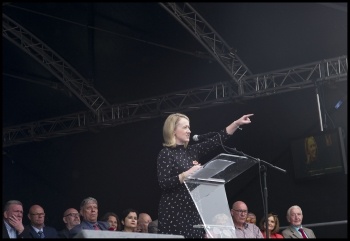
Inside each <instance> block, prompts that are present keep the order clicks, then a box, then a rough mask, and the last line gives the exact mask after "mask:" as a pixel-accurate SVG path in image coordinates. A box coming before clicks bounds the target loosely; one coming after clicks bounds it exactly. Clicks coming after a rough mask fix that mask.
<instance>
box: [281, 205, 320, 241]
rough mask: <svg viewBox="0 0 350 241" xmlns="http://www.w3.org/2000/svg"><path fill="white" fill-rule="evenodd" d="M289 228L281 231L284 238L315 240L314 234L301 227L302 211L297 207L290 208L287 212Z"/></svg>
mask: <svg viewBox="0 0 350 241" xmlns="http://www.w3.org/2000/svg"><path fill="white" fill-rule="evenodd" d="M287 221H288V222H289V226H288V227H287V228H286V229H285V230H283V231H282V235H283V237H284V238H316V236H315V234H314V232H313V231H312V230H311V229H309V228H305V227H303V226H302V222H303V211H302V210H301V208H300V207H299V206H297V205H294V206H291V207H290V208H289V209H288V211H287Z"/></svg>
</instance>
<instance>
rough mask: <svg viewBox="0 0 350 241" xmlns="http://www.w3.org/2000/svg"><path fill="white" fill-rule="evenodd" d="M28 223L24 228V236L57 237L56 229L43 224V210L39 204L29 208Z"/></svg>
mask: <svg viewBox="0 0 350 241" xmlns="http://www.w3.org/2000/svg"><path fill="white" fill-rule="evenodd" d="M28 218H29V220H30V225H28V226H26V227H25V228H24V231H23V233H24V238H58V234H57V230H56V229H55V228H53V227H49V226H46V225H45V212H44V209H43V208H42V207H41V206H40V205H33V206H31V207H30V209H29V213H28Z"/></svg>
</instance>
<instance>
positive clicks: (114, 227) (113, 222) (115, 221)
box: [101, 212, 122, 231]
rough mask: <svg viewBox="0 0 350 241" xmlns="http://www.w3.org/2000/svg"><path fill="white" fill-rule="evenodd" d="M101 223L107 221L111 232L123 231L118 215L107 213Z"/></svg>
mask: <svg viewBox="0 0 350 241" xmlns="http://www.w3.org/2000/svg"><path fill="white" fill-rule="evenodd" d="M101 221H105V222H108V223H109V226H110V227H109V230H111V231H120V230H121V227H122V225H121V223H120V220H119V217H118V215H117V214H115V213H113V212H108V213H105V215H103V217H102V218H101Z"/></svg>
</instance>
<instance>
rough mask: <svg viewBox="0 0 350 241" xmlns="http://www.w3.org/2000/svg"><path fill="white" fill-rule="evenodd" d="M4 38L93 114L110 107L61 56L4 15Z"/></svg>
mask: <svg viewBox="0 0 350 241" xmlns="http://www.w3.org/2000/svg"><path fill="white" fill-rule="evenodd" d="M2 36H3V37H5V38H6V39H8V40H9V41H10V42H12V43H13V44H15V45H16V46H17V47H19V48H20V49H21V50H23V51H24V52H26V53H27V54H29V55H30V56H31V57H33V58H34V59H35V60H36V61H38V62H39V63H40V64H41V65H42V66H44V67H45V68H46V69H47V70H48V71H50V73H52V74H53V75H54V76H55V77H56V78H57V79H59V80H60V81H61V82H62V83H63V84H64V85H65V86H66V87H67V88H68V89H69V90H70V91H71V92H72V93H73V94H74V95H76V96H77V97H78V98H79V99H80V100H81V101H82V102H83V103H84V104H85V105H86V106H87V107H88V108H89V109H90V110H91V111H92V112H94V113H96V114H97V111H98V110H99V109H100V108H105V107H110V104H109V103H108V102H107V100H106V99H105V98H104V97H103V96H102V95H101V94H100V93H99V92H98V91H97V90H95V89H94V87H93V86H91V84H90V83H89V82H88V81H87V80H86V79H84V77H82V76H81V75H80V74H79V73H78V72H77V71H76V70H75V69H74V68H73V67H72V66H70V65H69V64H68V63H67V62H66V61H65V60H64V59H63V58H62V57H61V56H59V55H58V54H57V53H55V52H54V51H53V50H52V49H50V48H49V47H48V46H47V45H45V44H44V43H43V42H42V41H41V40H39V39H38V38H36V37H35V36H34V35H33V34H32V33H30V32H29V31H28V30H26V29H25V28H23V27H22V26H20V25H19V24H18V23H16V22H15V21H13V20H12V19H11V18H9V17H8V16H6V15H5V14H2Z"/></svg>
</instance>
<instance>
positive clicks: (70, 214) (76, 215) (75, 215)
mask: <svg viewBox="0 0 350 241" xmlns="http://www.w3.org/2000/svg"><path fill="white" fill-rule="evenodd" d="M68 216H71V217H74V218H77V217H79V213H68V214H67V215H66V216H65V217H68Z"/></svg>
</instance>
